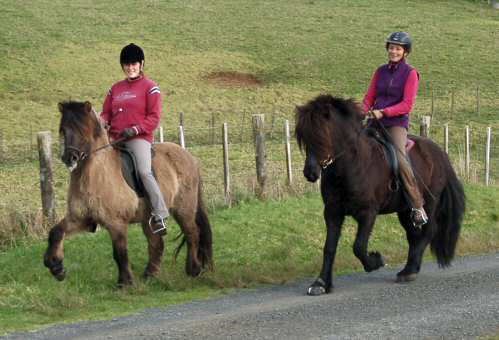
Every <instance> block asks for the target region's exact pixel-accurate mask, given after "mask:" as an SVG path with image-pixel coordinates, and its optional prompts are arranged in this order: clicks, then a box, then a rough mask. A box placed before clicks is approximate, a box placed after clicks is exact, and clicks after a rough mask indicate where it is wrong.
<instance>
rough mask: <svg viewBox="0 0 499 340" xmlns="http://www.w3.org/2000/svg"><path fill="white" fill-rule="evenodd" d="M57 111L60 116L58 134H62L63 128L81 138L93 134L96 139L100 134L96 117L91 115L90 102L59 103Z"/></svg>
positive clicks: (100, 130)
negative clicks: (76, 133) (74, 132)
mask: <svg viewBox="0 0 499 340" xmlns="http://www.w3.org/2000/svg"><path fill="white" fill-rule="evenodd" d="M59 111H60V112H61V114H62V118H61V125H60V126H59V132H61V133H62V130H63V128H64V127H67V128H69V129H71V130H72V131H76V132H78V134H79V135H80V136H82V137H86V136H87V137H88V136H91V134H93V136H94V137H95V138H96V137H98V136H100V134H101V133H102V129H101V126H100V123H99V122H98V120H97V116H96V115H95V114H92V104H91V103H90V102H88V101H87V102H77V101H64V102H60V103H59Z"/></svg>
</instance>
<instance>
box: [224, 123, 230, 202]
mask: <svg viewBox="0 0 499 340" xmlns="http://www.w3.org/2000/svg"><path fill="white" fill-rule="evenodd" d="M222 132H223V154H224V195H225V204H227V205H228V206H229V207H230V206H231V203H232V202H231V201H232V200H231V195H230V172H229V132H228V127H227V123H224V124H223V126H222Z"/></svg>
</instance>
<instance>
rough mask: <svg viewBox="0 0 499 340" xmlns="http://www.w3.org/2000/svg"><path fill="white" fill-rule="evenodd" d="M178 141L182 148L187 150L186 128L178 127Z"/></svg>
mask: <svg viewBox="0 0 499 340" xmlns="http://www.w3.org/2000/svg"><path fill="white" fill-rule="evenodd" d="M178 139H179V142H180V146H181V147H182V148H184V149H185V138H184V127H183V126H182V125H179V127H178Z"/></svg>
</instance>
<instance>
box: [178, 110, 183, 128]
mask: <svg viewBox="0 0 499 340" xmlns="http://www.w3.org/2000/svg"><path fill="white" fill-rule="evenodd" d="M178 125H180V126H184V113H183V112H180V113H179V117H178Z"/></svg>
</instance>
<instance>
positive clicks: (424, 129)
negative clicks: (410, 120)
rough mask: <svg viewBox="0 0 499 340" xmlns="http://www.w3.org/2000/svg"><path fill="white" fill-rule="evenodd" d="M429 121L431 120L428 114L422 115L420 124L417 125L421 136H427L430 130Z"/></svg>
mask: <svg viewBox="0 0 499 340" xmlns="http://www.w3.org/2000/svg"><path fill="white" fill-rule="evenodd" d="M430 122H431V117H430V116H422V117H421V125H420V126H419V135H420V136H421V137H427V138H428V136H429V132H430Z"/></svg>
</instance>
